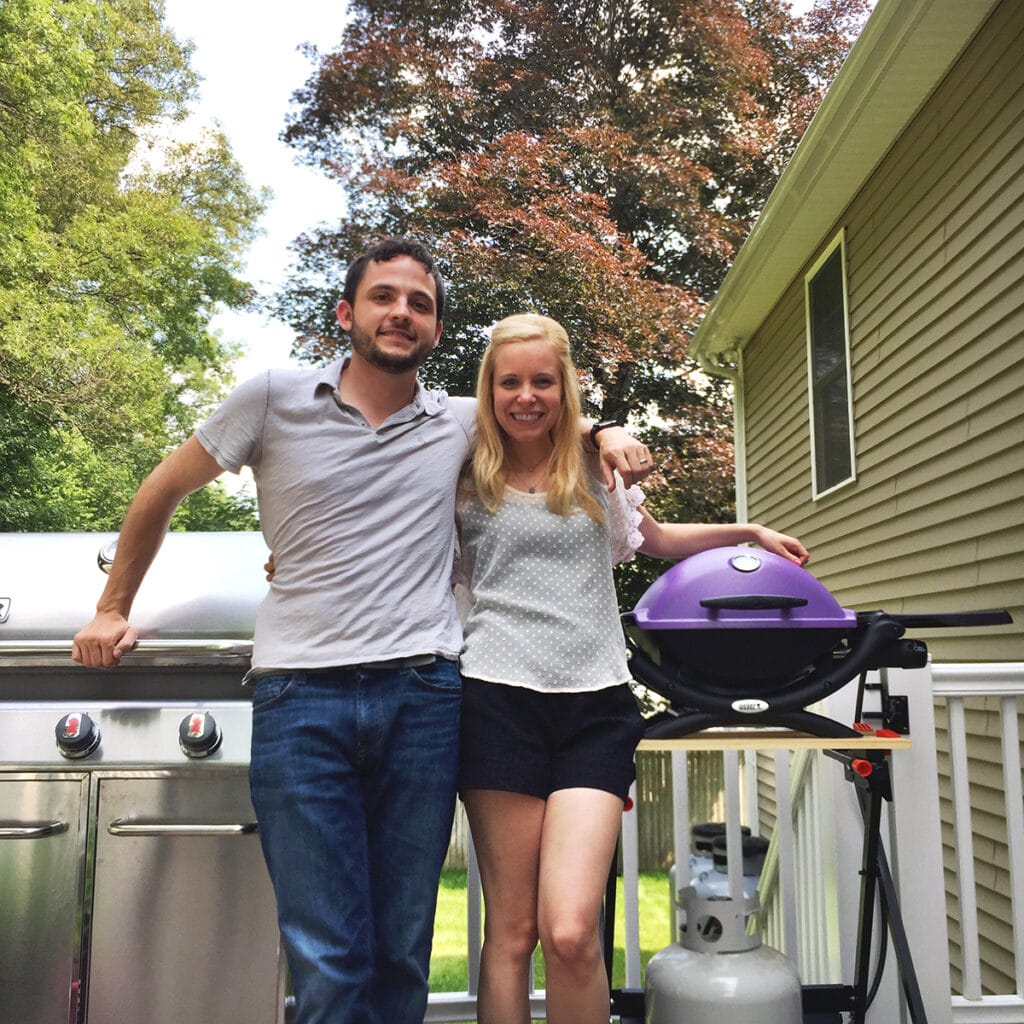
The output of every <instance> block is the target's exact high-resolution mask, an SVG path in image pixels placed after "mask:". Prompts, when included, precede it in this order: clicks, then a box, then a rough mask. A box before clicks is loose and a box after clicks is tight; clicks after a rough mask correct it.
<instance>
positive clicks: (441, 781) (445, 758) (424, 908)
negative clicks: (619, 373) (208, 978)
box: [72, 239, 650, 1024]
mask: <svg viewBox="0 0 1024 1024" xmlns="http://www.w3.org/2000/svg"><path fill="white" fill-rule="evenodd" d="M443 308H444V285H443V282H442V280H441V277H440V274H439V273H438V271H437V269H436V267H435V265H434V262H433V259H432V258H431V256H430V254H429V253H428V252H427V251H426V249H424V248H423V247H422V246H420V245H419V244H418V243H415V242H412V241H409V240H406V239H387V240H385V241H383V242H381V243H378V244H377V245H376V246H374V247H372V248H371V249H370V250H368V251H367V252H366V253H364V254H363V255H362V256H360V257H359V258H358V259H357V260H355V261H354V262H353V263H352V265H351V266H350V268H349V271H348V274H347V276H346V280H345V288H344V292H343V298H342V300H341V301H340V302H339V303H338V307H337V317H338V322H339V323H340V324H341V326H342V328H343V329H344V330H346V331H348V333H349V335H350V337H351V342H352V349H351V352H350V353H349V354H348V356H347V357H343V358H342V359H339V360H338V361H337V362H335V363H333V364H332V365H331V366H328V367H326V368H321V369H312V370H308V369H304V370H282V371H274V372H270V373H267V374H263V375H261V376H260V377H257V378H255V379H253V380H250V381H248V382H246V383H245V384H242V385H241V386H240V387H239V388H237V389H236V390H235V391H234V392H232V394H231V395H229V396H228V398H227V399H226V401H225V402H224V403H223V404H222V405H221V406H220V408H219V409H218V410H217V411H216V412H215V413H214V414H213V416H211V417H210V419H209V420H207V421H206V422H205V423H204V424H202V425H201V426H200V427H199V429H198V430H197V431H196V434H195V435H194V436H193V437H191V438H189V440H188V441H186V442H185V443H184V444H183V445H182V446H181V447H180V448H178V449H177V450H176V451H174V452H172V453H171V454H170V455H169V456H168V457H167V458H166V459H165V460H164V461H163V462H162V463H160V465H158V466H157V467H156V469H154V470H153V472H152V473H151V474H150V475H149V477H147V478H146V480H145V481H143V483H142V485H141V487H140V488H139V491H138V493H137V495H136V496H135V499H134V500H133V501H132V504H131V506H130V508H129V510H128V513H127V516H126V518H125V521H124V525H123V526H122V529H121V533H120V537H119V540H118V548H117V557H116V560H115V563H114V566H113V568H112V571H111V574H110V577H109V580H108V582H107V585H106V587H105V589H104V591H103V594H102V596H101V597H100V600H99V602H98V604H97V613H96V617H95V618H94V619H93V621H92V623H90V624H89V625H88V626H86V627H85V628H84V629H83V630H82V631H81V632H80V633H79V634H78V635H77V636H76V637H75V642H74V646H73V650H72V656H73V657H74V658H75V660H76V661H80V662H81V663H82V664H84V665H88V666H92V667H101V666H102V667H112V666H114V665H116V664H117V663H118V659H119V658H120V657H121V655H122V653H123V652H124V651H126V650H130V649H131V648H132V647H133V646H134V645H135V641H136V639H137V635H136V633H135V630H134V629H133V628H132V627H131V625H130V624H129V622H128V615H129V613H130V609H131V605H132V601H133V599H134V597H135V594H136V593H137V591H138V587H139V586H140V584H141V582H142V580H143V577H144V576H145V573H146V571H147V569H148V567H149V565H150V564H151V562H152V560H153V558H154V557H155V555H156V553H157V551H158V549H159V547H160V544H161V542H162V539H163V536H164V534H165V532H166V530H167V526H168V523H169V521H170V518H171V515H172V514H173V512H174V510H175V508H177V506H178V503H179V502H180V501H181V500H182V499H183V498H184V497H185V496H186V495H187V494H189V493H190V492H191V491H193V490H195V489H197V488H199V487H202V486H204V485H205V484H207V483H209V482H210V481H211V480H213V479H214V478H215V477H216V476H218V475H219V474H220V473H221V472H222V471H223V470H225V469H229V470H231V471H233V472H237V471H238V470H239V469H240V468H241V467H242V466H243V465H248V466H251V467H252V468H253V473H254V476H255V479H256V484H257V496H258V501H259V508H260V520H261V526H262V529H263V533H264V536H265V538H266V541H267V544H268V545H269V546H270V548H271V550H272V551H273V552H274V554H275V557H276V563H277V573H276V576H275V578H274V581H273V585H272V587H271V589H270V592H269V594H268V596H267V598H266V600H265V601H264V602H263V604H262V605H261V607H260V610H259V612H258V614H257V619H256V630H255V639H254V645H253V660H252V670H251V672H250V673H249V676H248V677H247V678H248V679H250V680H251V681H252V682H253V683H254V693H253V737H252V758H251V764H250V784H251V789H252V800H253V806H254V807H255V810H256V816H257V819H258V821H259V824H260V840H261V842H262V844H263V852H264V855H265V857H266V861H267V866H268V869H269V871H270V877H271V881H272V883H273V886H274V891H275V896H276V898H277V905H278V919H279V923H280V927H281V934H282V940H283V943H284V947H285V951H286V953H287V956H288V963H289V967H290V970H291V975H292V984H293V990H294V993H295V1000H296V1017H297V1020H298V1022H300V1024H420V1022H421V1021H422V1020H423V1016H424V1011H425V1007H426V1000H427V989H428V984H427V976H428V970H429V959H430V944H431V934H432V929H433V917H434V907H435V901H436V896H437V883H438V876H439V873H440V869H441V866H442V864H443V861H444V857H445V853H446V851H447V846H448V841H449V836H450V832H451V822H452V816H453V813H454V805H455V778H456V768H457V760H458V725H459V702H460V683H459V674H458V666H457V658H458V654H459V650H460V648H461V630H460V627H459V622H458V618H457V615H456V611H455V604H454V600H453V597H452V593H451V585H450V583H451V566H452V558H453V552H454V546H455V529H454V522H455V515H454V503H455V491H456V482H457V479H458V474H459V470H460V468H461V466H462V464H463V462H464V461H465V458H466V454H467V451H468V448H469V444H470V439H471V436H472V430H473V420H474V413H475V402H474V400H473V399H468V398H449V397H448V396H447V395H445V394H444V392H428V391H426V390H425V389H424V388H423V387H422V385H421V384H420V383H419V381H418V379H417V375H416V373H417V370H418V368H419V367H420V366H421V365H422V363H423V362H424V360H425V359H426V358H427V356H428V355H429V354H430V352H431V351H433V349H434V347H435V346H436V345H437V342H438V339H439V338H440V335H441V327H442V322H441V320H442V316H443ZM581 428H582V429H584V430H588V431H589V424H583V425H581ZM590 437H591V440H593V439H594V438H595V437H596V438H597V441H598V442H599V443H600V444H601V450H602V459H603V464H604V469H605V472H606V475H607V476H609V478H610V473H611V470H612V468H613V467H614V468H617V469H618V470H619V472H620V473H621V474H622V476H623V477H624V479H625V480H626V482H627V483H629V482H630V481H631V480H632V479H634V478H638V477H639V476H642V475H644V470H645V468H646V467H648V466H649V465H650V461H649V453H648V452H647V450H646V449H645V448H644V447H643V446H642V445H639V444H637V443H636V442H634V441H633V440H632V439H631V438H630V437H629V435H628V434H626V433H625V432H624V431H622V430H621V428H615V427H610V428H609V429H607V430H603V431H601V432H600V433H597V434H596V435H595V434H594V433H592V432H591V433H590ZM239 941H244V936H240V937H239Z"/></svg>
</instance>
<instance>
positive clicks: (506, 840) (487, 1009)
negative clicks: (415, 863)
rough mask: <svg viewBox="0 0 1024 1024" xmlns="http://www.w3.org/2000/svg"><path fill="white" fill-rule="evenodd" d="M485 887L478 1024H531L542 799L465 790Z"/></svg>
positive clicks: (489, 790) (464, 797)
mask: <svg viewBox="0 0 1024 1024" xmlns="http://www.w3.org/2000/svg"><path fill="white" fill-rule="evenodd" d="M463 799H464V802H465V805H466V815H467V817H468V818H469V827H470V829H471V830H472V833H473V846H474V847H475V849H476V855H477V861H478V863H479V865H480V881H481V884H482V886H483V891H484V905H485V914H484V945H483V950H482V952H481V959H480V990H479V993H478V995H477V1019H478V1020H479V1022H480V1024H530V999H529V980H530V957H531V956H532V954H533V951H534V949H535V948H536V946H537V878H538V867H539V863H540V841H541V831H542V828H543V825H544V815H545V803H544V801H543V800H540V799H538V798H537V797H532V796H524V795H522V794H520V793H504V792H501V791H499V790H492V789H473V790H468V791H467V792H466V793H465V794H463Z"/></svg>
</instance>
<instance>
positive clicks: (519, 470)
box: [508, 453, 551, 494]
mask: <svg viewBox="0 0 1024 1024" xmlns="http://www.w3.org/2000/svg"><path fill="white" fill-rule="evenodd" d="M550 459H551V455H550V453H549V454H548V455H545V456H544V457H543V458H541V459H538V460H537V461H536V462H535V463H534V464H533V465H532V466H525V467H524V466H517V465H516V464H515V462H514V461H513V459H512V458H511V456H510V457H509V460H508V461H509V465H510V466H511V467H512V471H513V474H514V475H515V476H518V477H521V478H522V479H523V480H526V481H528V480H529V479H530V477H532V476H533V474H534V473H536V472H537V470H538V469H539V468H540V466H541V465H543V464H544V463H546V462H548V461H550ZM545 475H546V474H545ZM526 491H527V493H528V494H536V493H537V485H536V484H532V485H528V486H527V488H526Z"/></svg>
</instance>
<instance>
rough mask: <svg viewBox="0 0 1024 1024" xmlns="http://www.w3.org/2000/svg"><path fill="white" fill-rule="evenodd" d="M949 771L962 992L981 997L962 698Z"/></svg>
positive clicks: (952, 714)
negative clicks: (957, 896)
mask: <svg viewBox="0 0 1024 1024" xmlns="http://www.w3.org/2000/svg"><path fill="white" fill-rule="evenodd" d="M949 760H950V765H949V773H950V778H951V780H952V784H953V788H952V796H953V834H954V836H955V837H956V862H957V883H958V886H959V893H960V952H961V955H962V957H963V977H962V987H963V994H964V996H965V997H966V998H967V999H980V998H981V952H980V948H979V945H978V900H977V893H976V890H975V880H974V831H973V827H972V820H971V791H970V780H969V778H968V763H967V729H966V725H965V721H964V701H963V698H962V697H951V698H950V699H949Z"/></svg>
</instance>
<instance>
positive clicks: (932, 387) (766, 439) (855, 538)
mask: <svg viewBox="0 0 1024 1024" xmlns="http://www.w3.org/2000/svg"><path fill="white" fill-rule="evenodd" d="M1016 8H1017V5H1015V4H1011V3H1005V4H1003V5H1002V6H1001V7H1000V8H998V9H997V11H996V13H995V14H994V16H993V18H992V19H990V21H989V23H988V24H987V25H986V26H984V28H983V29H982V31H981V33H980V34H979V36H978V38H977V39H976V40H975V41H974V43H973V44H972V46H971V48H970V51H969V53H968V54H967V55H966V57H965V58H963V59H961V61H960V62H959V63H958V64H957V66H956V67H955V68H954V69H953V71H952V72H951V74H950V76H949V77H948V78H947V80H946V81H945V82H944V83H943V84H942V86H941V87H940V88H939V90H938V91H937V92H936V94H935V95H934V96H933V97H932V98H931V100H930V101H929V102H928V104H927V105H926V109H925V111H923V112H922V114H921V115H920V116H919V117H917V118H916V119H915V120H914V122H913V123H912V125H911V126H910V127H909V128H908V130H907V131H906V132H905V133H904V135H903V136H902V137H901V138H900V139H899V140H898V142H897V143H896V145H895V146H894V147H893V149H892V151H891V152H890V154H889V155H888V157H887V158H886V159H885V161H883V163H882V165H881V166H880V167H879V169H878V170H877V171H876V173H875V175H874V176H873V177H872V179H871V180H870V181H869V183H868V184H867V185H866V186H865V187H864V188H863V189H862V190H861V192H860V193H859V194H858V196H857V197H856V198H855V199H854V201H853V202H852V204H851V205H850V207H849V209H848V211H847V214H846V216H845V217H844V218H843V225H842V226H843V227H845V230H846V257H847V264H848V268H849V280H848V288H849V296H850V334H851V357H852V367H851V369H852V375H853V394H854V425H855V426H854V429H855V439H856V442H855V450H856V471H857V480H856V481H855V482H853V483H852V484H849V485H846V486H844V487H841V488H839V489H838V490H837V491H835V492H834V493H833V494H830V495H827V496H826V497H825V498H824V499H822V500H820V501H818V502H814V501H813V500H812V498H811V479H810V447H809V423H808V408H807V380H806V377H807V371H806V336H805V323H804V300H803V281H802V276H801V278H800V279H799V280H797V281H794V282H793V284H792V286H791V287H790V289H789V290H788V291H787V293H786V294H785V295H784V297H783V298H782V300H781V301H780V302H779V303H778V304H777V306H776V307H775V309H774V310H773V311H772V313H771V314H770V315H769V317H768V318H767V319H766V320H765V322H764V324H763V325H762V327H761V329H760V330H759V331H758V333H757V335H755V337H754V338H753V339H752V340H751V342H750V343H749V344H748V345H747V347H746V348H745V350H744V353H743V375H744V380H745V401H746V431H747V452H748V455H747V494H748V503H749V511H748V514H749V518H751V519H753V520H755V521H762V522H767V523H770V524H772V525H774V526H776V527H778V528H781V529H786V530H791V531H794V532H797V533H798V534H799V535H800V536H801V537H802V539H803V540H804V541H805V542H806V543H808V545H809V547H810V548H811V553H812V567H813V569H814V571H815V574H816V575H817V576H818V577H819V578H820V579H822V580H823V582H825V583H826V585H828V586H829V588H830V589H831V590H832V591H833V593H835V594H836V596H837V597H838V598H839V599H840V601H841V602H842V603H843V604H844V605H846V606H848V607H853V608H862V609H866V608H876V607H884V608H886V609H887V610H890V611H894V612H898V611H942V610H959V609H980V608H994V607H1008V608H1010V609H1011V612H1012V613H1013V614H1014V618H1015V620H1016V623H1015V625H1014V626H1012V627H998V628H995V629H991V628H988V629H974V630H968V629H964V630H958V631H947V630H943V631H924V632H922V633H921V638H922V639H924V640H926V641H927V642H928V645H929V649H930V650H931V651H932V654H933V657H935V658H936V659H938V660H952V661H997V660H1014V661H1016V660H1024V585H1022V583H1021V581H1022V580H1024V242H1022V240H1024V198H1022V196H1024V62H1021V61H1020V60H1019V56H1018V55H1019V54H1020V53H1021V52H1024V38H1022V22H1024V18H1022V16H1021V13H1020V11H1019V9H1016ZM838 228H839V226H838V225H837V229H836V230H838ZM834 234H835V232H832V233H831V234H830V235H829V236H828V237H827V238H824V239H822V243H821V246H820V248H819V250H818V251H817V252H814V253H810V254H808V261H807V265H808V266H810V264H811V262H812V261H813V260H814V259H816V258H817V256H818V255H819V253H820V251H822V250H823V249H824V248H825V246H826V245H827V244H828V243H829V242H830V241H831V239H832V238H833V237H834Z"/></svg>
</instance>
